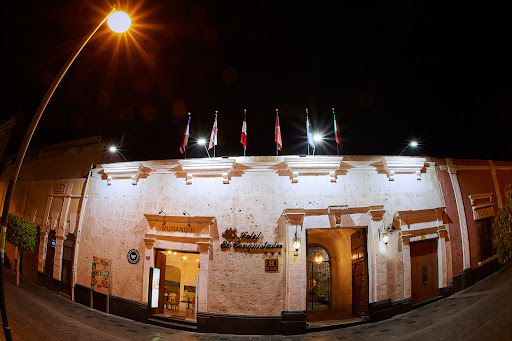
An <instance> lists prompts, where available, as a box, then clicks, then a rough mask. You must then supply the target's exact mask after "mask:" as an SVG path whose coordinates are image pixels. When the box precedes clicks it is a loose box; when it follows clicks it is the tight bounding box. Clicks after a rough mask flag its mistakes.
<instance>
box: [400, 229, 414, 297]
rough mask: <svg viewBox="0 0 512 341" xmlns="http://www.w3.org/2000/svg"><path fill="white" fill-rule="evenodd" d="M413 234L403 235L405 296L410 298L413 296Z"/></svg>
mask: <svg viewBox="0 0 512 341" xmlns="http://www.w3.org/2000/svg"><path fill="white" fill-rule="evenodd" d="M410 241H411V236H410V235H402V259H403V263H404V284H403V290H404V297H403V298H409V297H412V289H411V245H410Z"/></svg>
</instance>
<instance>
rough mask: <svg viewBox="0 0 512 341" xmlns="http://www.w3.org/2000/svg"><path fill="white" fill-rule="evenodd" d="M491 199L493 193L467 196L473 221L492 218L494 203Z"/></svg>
mask: <svg viewBox="0 0 512 341" xmlns="http://www.w3.org/2000/svg"><path fill="white" fill-rule="evenodd" d="M492 197H493V193H482V194H471V195H469V196H468V198H469V200H470V201H471V209H472V210H473V219H474V220H480V219H484V218H488V217H494V202H493V200H492ZM477 201H478V202H477ZM482 201H483V202H482Z"/></svg>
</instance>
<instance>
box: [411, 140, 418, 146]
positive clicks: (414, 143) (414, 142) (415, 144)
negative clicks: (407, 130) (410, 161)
mask: <svg viewBox="0 0 512 341" xmlns="http://www.w3.org/2000/svg"><path fill="white" fill-rule="evenodd" d="M410 145H411V147H418V142H416V141H411V143H410Z"/></svg>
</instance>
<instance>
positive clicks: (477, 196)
mask: <svg viewBox="0 0 512 341" xmlns="http://www.w3.org/2000/svg"><path fill="white" fill-rule="evenodd" d="M468 198H469V200H470V201H471V205H473V206H474V205H475V200H480V199H488V200H489V202H490V203H492V193H482V194H470V195H468Z"/></svg>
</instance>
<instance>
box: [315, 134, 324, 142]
mask: <svg viewBox="0 0 512 341" xmlns="http://www.w3.org/2000/svg"><path fill="white" fill-rule="evenodd" d="M323 138H324V137H323V136H322V135H320V134H315V135H313V140H315V142H322V140H323Z"/></svg>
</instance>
